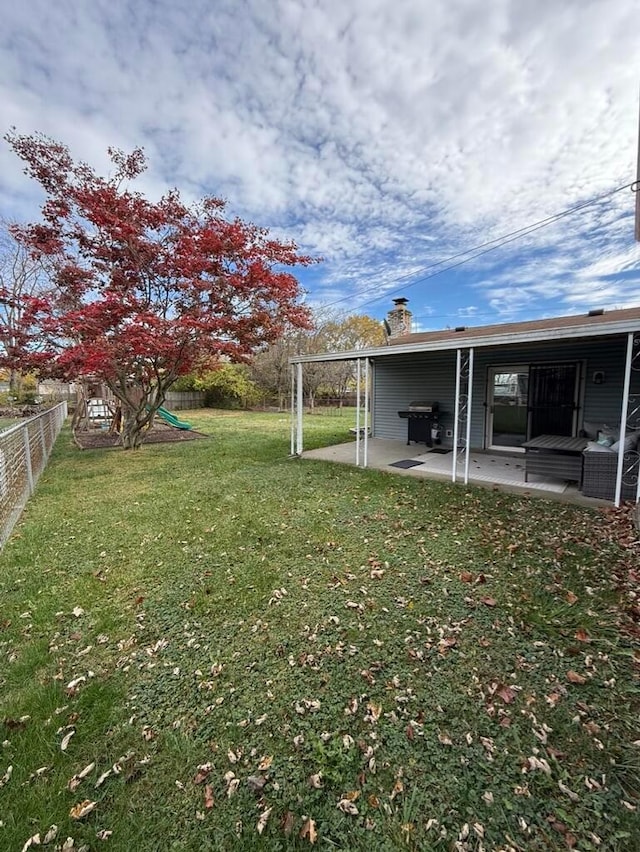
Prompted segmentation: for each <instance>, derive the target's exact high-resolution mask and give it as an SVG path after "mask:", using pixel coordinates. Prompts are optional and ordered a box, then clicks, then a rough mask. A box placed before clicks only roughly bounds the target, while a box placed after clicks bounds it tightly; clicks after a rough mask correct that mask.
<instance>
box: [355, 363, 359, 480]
mask: <svg viewBox="0 0 640 852" xmlns="http://www.w3.org/2000/svg"><path fill="white" fill-rule="evenodd" d="M359 464H360V358H358V360H357V361H356V466H358V465H359Z"/></svg>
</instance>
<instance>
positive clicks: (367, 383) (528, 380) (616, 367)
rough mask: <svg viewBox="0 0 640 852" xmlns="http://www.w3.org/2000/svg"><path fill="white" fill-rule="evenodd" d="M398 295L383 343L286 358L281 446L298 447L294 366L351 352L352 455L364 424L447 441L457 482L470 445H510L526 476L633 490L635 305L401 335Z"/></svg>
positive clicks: (639, 367)
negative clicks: (287, 430)
mask: <svg viewBox="0 0 640 852" xmlns="http://www.w3.org/2000/svg"><path fill="white" fill-rule="evenodd" d="M406 301H407V300H406V299H402V300H395V304H394V308H393V310H392V311H390V313H389V318H388V321H386V322H385V327H386V329H387V331H388V333H389V337H388V341H387V345H386V346H382V347H376V348H372V349H368V350H359V351H353V352H331V353H326V354H323V355H299V356H296V357H293V358H291V363H292V365H293V366H294V384H295V390H296V395H295V399H294V405H293V409H294V415H295V417H294V426H293V429H292V452H296V453H298V454H301V453H302V451H303V435H302V383H303V372H304V368H305V364H306V363H311V362H317V361H333V360H355V361H356V362H357V365H358V375H359V376H360V389H361V393H362V397H361V404H362V405H364V408H365V419H364V420H363V421H362V423H363V424H364V423H366V422H369V423H370V432H369V431H368V430H364V431H363V432H362V438H361V431H362V430H361V429H360V428H358V430H357V440H356V448H355V451H356V454H357V455H356V463H358V464H360V463H363V464H364V465H365V466H366V465H367V442H368V438H369V434H370V435H371V437H372V438H375V439H376V440H378V439H387V440H395V441H398V440H401V439H403V438H404V439H412V437H413V438H414V439H415V440H424V441H425V443H426V444H427V445H428V444H429V443H432V442H433V441H434V440H435V441H437V442H439V446H440V447H441V448H443V449H447V448H450V449H452V450H455V452H453V453H452V464H451V478H452V479H453V480H454V481H456V480H457V479H460V478H461V479H464V481H465V482H467V481H468V464H469V454H470V453H471V452H477V451H481V452H491V453H496V454H500V453H508V454H511V455H517V454H522V456H523V458H524V463H525V467H526V469H527V470H526V474H529V473H532V474H533V475H534V476H535V475H537V474H540V473H545V474H546V475H553V474H554V473H555V474H557V475H558V476H559V477H560V478H563V479H571V480H573V481H575V482H576V483H577V484H578V486H579V487H581V486H582V485H583V483H584V480H585V479H586V480H587V491H586V492H584V493H586V494H587V496H599V497H603V498H604V499H611V500H613V501H614V502H616V504H617V503H619V502H620V499H631V498H633V499H636V500H637V497H638V454H639V452H640V447H638V441H637V440H636V439H638V438H640V308H629V309H624V310H612V311H603V310H596V311H590V312H589V313H588V314H585V315H573V316H567V317H555V318H550V319H542V320H532V321H529V322H518V323H504V324H496V325H488V326H479V327H467V326H458V327H457V328H453V329H451V328H449V329H443V330H441V331H431V332H419V333H412V332H411V331H410V330H407V327H408V328H409V329H410V322H411V314H410V312H409V311H408V310H407V307H406ZM399 311H400V312H401V313H402V321H401V322H399V321H398V316H397V314H398V312H399ZM412 403H414V405H412ZM416 403H417V405H416ZM411 408H420V409H422V411H420V412H415V411H414V412H412V411H411V410H410V409H411ZM429 408H431V409H433V410H432V411H425V410H424V409H429ZM417 419H421V420H423V421H425V429H423V432H422V433H421V434H420V432H419V431H418V433H416V432H415V429H414V432H413V436H412V433H411V429H412V426H411V421H412V420H417ZM416 435H419V437H417V438H416ZM598 442H599V443H598ZM412 443H413V441H412ZM606 444H609V446H606V447H605V445H606ZM611 446H612V447H613V449H611ZM596 447H600V450H599V451H598V450H597V449H596ZM605 450H606V451H607V452H606V459H605ZM595 452H600V453H601V455H602V457H603V458H602V459H601V460H599V462H594V457H593V455H592V456H589V457H588V456H587V453H592V454H593V453H595ZM585 459H587V461H589V465H587V466H586V468H585V466H583V465H584V460H585ZM605 461H606V465H607V470H608V471H609V473H607V477H608V480H607V483H601V485H602V488H601V491H602V493H594V494H593V495H590V494H589V493H588V490H589V488H592V489H593V487H594V486H593V484H590V483H592V480H593V479H594V476H595V477H596V478H597V473H595V474H594V473H593V470H592V468H593V466H594V464H595V465H597V464H600V465H604V463H605ZM611 470H613V474H612V473H611ZM587 472H588V473H589V476H588V477H586V473H587ZM592 474H593V475H592ZM598 487H599V486H597V484H596V487H595V490H596V492H598Z"/></svg>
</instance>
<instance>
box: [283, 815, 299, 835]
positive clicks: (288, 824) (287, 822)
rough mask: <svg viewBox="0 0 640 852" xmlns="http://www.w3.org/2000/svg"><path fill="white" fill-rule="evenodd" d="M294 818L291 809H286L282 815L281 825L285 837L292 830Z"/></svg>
mask: <svg viewBox="0 0 640 852" xmlns="http://www.w3.org/2000/svg"><path fill="white" fill-rule="evenodd" d="M295 819H296V817H295V814H293V813H291V811H287V812H286V814H285V815H284V816H283V817H282V821H281V827H282V831H283V833H284V836H285V837H289V835H290V834H291V832H292V831H293V826H294V823H295Z"/></svg>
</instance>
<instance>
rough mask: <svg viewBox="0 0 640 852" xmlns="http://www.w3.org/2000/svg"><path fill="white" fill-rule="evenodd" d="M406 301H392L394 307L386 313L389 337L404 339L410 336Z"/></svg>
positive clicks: (409, 321)
mask: <svg viewBox="0 0 640 852" xmlns="http://www.w3.org/2000/svg"><path fill="white" fill-rule="evenodd" d="M407 302H408V299H402V298H401V299H394V300H393V304H394V307H393V308H392V309H391V310H390V311H389V312H388V313H387V323H388V325H389V337H404V335H405V334H411V317H412V314H411V311H410V310H408V309H407Z"/></svg>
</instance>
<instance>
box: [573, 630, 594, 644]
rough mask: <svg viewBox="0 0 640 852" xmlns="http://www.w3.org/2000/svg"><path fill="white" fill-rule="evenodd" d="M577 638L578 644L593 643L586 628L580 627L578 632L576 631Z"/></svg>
mask: <svg viewBox="0 0 640 852" xmlns="http://www.w3.org/2000/svg"><path fill="white" fill-rule="evenodd" d="M575 638H576V639H577V640H578V642H590V641H591V637H590V636H589V634H588V633H587V631H586V630H585V629H584V627H580V628H578V630H576V635H575Z"/></svg>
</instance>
